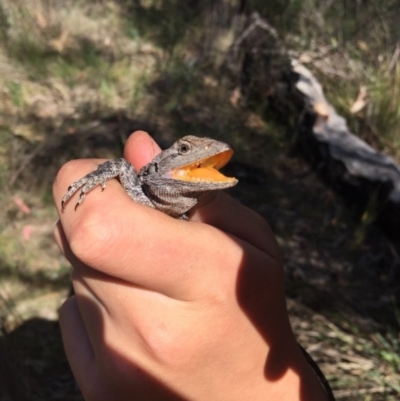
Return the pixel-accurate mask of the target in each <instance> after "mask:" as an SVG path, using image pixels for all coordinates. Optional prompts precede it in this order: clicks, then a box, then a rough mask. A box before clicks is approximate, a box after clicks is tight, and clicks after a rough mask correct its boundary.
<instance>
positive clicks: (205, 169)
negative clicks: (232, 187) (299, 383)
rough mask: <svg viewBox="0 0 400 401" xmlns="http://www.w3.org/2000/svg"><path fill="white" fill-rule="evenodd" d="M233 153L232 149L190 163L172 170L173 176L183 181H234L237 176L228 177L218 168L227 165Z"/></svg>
mask: <svg viewBox="0 0 400 401" xmlns="http://www.w3.org/2000/svg"><path fill="white" fill-rule="evenodd" d="M232 155H233V151H232V150H226V151H225V152H221V153H218V154H217V155H214V156H211V157H208V158H206V159H203V160H200V161H197V162H195V163H192V164H188V165H186V166H183V167H179V168H177V169H174V170H172V172H171V173H172V178H174V179H176V180H181V181H194V182H199V181H205V182H233V181H236V179H235V178H231V177H226V176H224V175H223V174H221V173H220V172H219V171H218V170H219V169H220V168H221V167H223V166H225V164H226V163H228V161H229V160H230V158H231V157H232Z"/></svg>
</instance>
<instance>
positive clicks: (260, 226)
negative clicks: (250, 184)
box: [190, 184, 281, 261]
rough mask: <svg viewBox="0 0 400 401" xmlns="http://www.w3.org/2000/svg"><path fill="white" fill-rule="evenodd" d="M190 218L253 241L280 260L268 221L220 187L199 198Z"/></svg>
mask: <svg viewBox="0 0 400 401" xmlns="http://www.w3.org/2000/svg"><path fill="white" fill-rule="evenodd" d="M239 185H240V184H239ZM190 220H191V221H200V222H202V223H206V224H209V225H211V226H214V227H217V228H219V229H220V230H222V231H224V232H227V233H230V234H232V235H234V236H236V237H237V238H240V239H241V240H243V241H246V242H248V243H249V244H252V245H254V246H255V247H256V248H258V249H259V250H261V251H262V252H265V253H267V254H268V255H269V256H270V257H271V258H273V259H276V260H278V261H280V260H281V254H280V250H279V246H278V244H277V242H276V239H275V236H274V234H273V233H272V231H271V229H270V227H269V225H268V223H267V222H266V221H265V220H264V219H263V218H262V217H261V216H260V215H258V214H257V213H255V212H253V211H252V210H251V209H249V208H247V207H245V206H243V205H241V204H240V203H239V202H237V201H236V200H235V199H233V198H232V197H231V196H229V195H227V194H226V193H224V192H222V191H217V192H214V193H211V194H208V195H207V196H206V197H205V198H203V199H202V200H201V201H200V202H199V204H198V205H197V206H196V207H195V208H193V209H192V210H191V211H190Z"/></svg>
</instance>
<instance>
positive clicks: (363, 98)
mask: <svg viewBox="0 0 400 401" xmlns="http://www.w3.org/2000/svg"><path fill="white" fill-rule="evenodd" d="M367 103H368V92H367V87H366V86H364V85H362V86H360V90H359V91H358V95H357V99H356V101H355V102H354V103H353V105H352V106H351V107H350V112H351V113H352V114H356V113H358V112H359V111H361V110H362V109H363V108H364V107H365V106H366V104H367Z"/></svg>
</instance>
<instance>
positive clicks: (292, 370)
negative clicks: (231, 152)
mask: <svg viewBox="0 0 400 401" xmlns="http://www.w3.org/2000/svg"><path fill="white" fill-rule="evenodd" d="M159 151H160V149H159V148H158V147H157V145H156V144H155V143H154V141H153V140H152V139H151V138H150V137H149V136H148V135H147V134H145V133H144V132H137V133H135V134H134V135H132V136H131V137H130V138H129V139H128V142H127V145H126V147H125V158H126V159H127V160H128V161H130V162H131V163H132V164H133V165H134V166H135V168H136V169H137V170H139V169H140V168H141V167H142V166H143V165H145V164H147V163H148V162H149V161H150V160H152V159H153V157H154V156H155V155H156V154H157V153H158V152H159ZM95 164H98V161H96V162H95V161H94V160H76V161H72V162H69V163H67V164H66V165H65V166H64V167H63V168H62V169H61V170H60V172H59V174H58V176H57V179H56V181H55V184H54V199H55V203H56V207H57V209H58V213H59V216H60V221H59V223H58V224H57V226H56V230H55V238H56V241H57V243H58V245H59V246H60V248H61V250H62V252H63V253H64V255H65V256H66V257H67V259H68V260H69V261H70V263H71V264H72V266H73V268H74V269H73V284H74V288H75V294H76V295H75V296H74V297H72V298H70V299H68V300H67V301H66V302H65V304H64V305H63V307H62V308H61V312H60V324H61V329H62V334H63V341H64V345H65V349H66V352H67V356H68V359H69V362H70V364H71V367H72V370H73V372H74V375H75V377H76V379H77V382H78V384H79V386H80V388H81V390H82V392H83V394H84V397H85V399H86V400H87V401H91V400H93V401H94V400H96V401H102V400H104V401H110V400H117V401H124V400H132V399H135V400H146V401H149V400H210V401H213V400H218V401H222V400H230V401H235V400H253V401H256V400H266V399H274V400H291V401H292V400H302V401H306V400H324V399H325V398H324V395H323V392H322V389H321V388H320V386H319V383H318V381H317V380H316V378H315V376H314V374H313V372H312V371H311V370H310V368H309V367H308V365H307V363H306V362H305V360H304V358H303V357H302V355H301V353H300V351H299V349H298V346H297V344H296V341H295V339H294V336H293V334H292V332H291V329H290V325H289V321H288V316H287V312H286V306H285V298H284V288H283V268H282V259H281V256H280V252H279V249H278V246H277V243H276V241H275V238H274V236H273V234H272V232H271V230H270V228H269V226H268V225H267V223H266V222H265V220H264V219H262V218H261V217H260V216H258V215H257V214H256V213H254V212H253V211H251V210H249V209H247V208H245V207H244V206H242V205H240V204H239V203H237V202H236V201H234V200H233V199H232V198H230V197H229V196H228V195H226V194H225V193H222V192H216V193H213V194H210V195H209V196H208V197H207V198H206V199H203V201H202V202H201V204H199V205H198V206H197V207H196V208H195V209H194V210H192V211H191V213H190V221H189V222H186V221H181V220H176V219H173V218H171V217H169V216H166V215H164V214H162V213H161V212H158V211H156V210H153V209H151V208H148V207H145V206H142V205H140V204H137V203H135V202H133V201H132V200H131V199H130V198H129V197H128V196H127V195H126V193H125V192H124V190H123V188H122V187H121V186H120V184H119V183H118V182H117V181H116V180H112V181H109V182H108V183H107V188H106V190H105V192H104V193H101V191H100V190H99V189H98V188H96V189H94V190H93V191H92V192H91V193H90V196H88V197H87V198H86V200H85V202H84V203H83V204H82V205H81V206H80V207H79V209H78V211H77V212H75V211H74V208H73V207H67V208H66V209H65V210H64V211H63V210H61V204H60V201H61V197H62V195H63V194H64V192H65V190H66V188H67V187H68V185H69V184H70V183H71V182H73V181H75V180H76V179H78V178H80V177H82V176H83V175H85V174H87V173H88V172H90V171H92V170H93V169H94V167H95Z"/></svg>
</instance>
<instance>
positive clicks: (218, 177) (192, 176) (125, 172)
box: [61, 136, 237, 219]
mask: <svg viewBox="0 0 400 401" xmlns="http://www.w3.org/2000/svg"><path fill="white" fill-rule="evenodd" d="M232 154H233V151H232V149H231V148H230V146H229V145H227V144H225V143H223V142H219V141H216V140H214V139H210V138H199V137H196V136H185V137H184V138H181V139H179V140H178V141H176V142H175V143H174V144H173V145H172V146H171V147H170V148H169V149H166V150H164V151H163V152H161V153H160V154H158V155H157V156H156V157H155V158H154V159H153V160H152V161H151V162H150V163H148V164H147V165H146V166H144V167H143V168H142V169H141V170H140V171H139V173H137V172H136V170H135V168H134V167H133V166H132V165H131V164H130V163H129V162H128V161H127V160H125V159H115V160H109V161H106V162H105V163H102V164H100V165H99V166H98V167H97V169H96V170H94V171H93V172H91V173H89V174H88V175H86V176H85V177H83V178H81V179H80V180H78V181H75V182H74V183H73V184H72V185H71V186H70V187H69V188H68V191H67V193H66V194H65V195H64V196H63V198H62V201H61V205H62V208H64V207H65V203H66V202H67V201H68V199H69V198H71V196H72V195H73V194H74V193H75V192H77V191H78V190H79V189H81V191H80V195H79V200H78V203H77V204H76V206H75V210H76V208H77V207H78V206H79V205H80V204H81V203H82V202H83V201H84V199H85V196H86V194H87V193H88V192H89V191H91V190H92V189H93V188H95V187H96V186H98V185H101V186H102V189H103V190H104V188H105V187H106V182H107V181H108V180H110V179H112V178H115V177H119V179H120V182H121V185H122V186H123V188H124V189H125V191H126V192H127V194H128V195H129V196H130V197H131V198H132V199H133V200H134V201H136V202H138V203H140V204H142V205H146V206H149V207H152V208H154V209H157V210H160V211H162V212H164V213H166V214H168V215H170V216H172V217H176V218H183V219H185V213H186V212H187V211H188V210H190V209H191V208H192V207H193V206H195V205H196V203H197V202H198V200H199V199H200V198H201V197H202V196H203V195H205V194H206V193H208V192H209V191H214V190H217V189H224V188H229V187H232V186H234V185H236V183H237V180H236V179H235V178H229V177H225V176H224V175H222V174H221V173H220V172H219V171H218V169H220V168H221V167H223V166H224V165H225V164H226V163H227V162H228V161H229V159H230V158H231V157H232Z"/></svg>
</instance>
